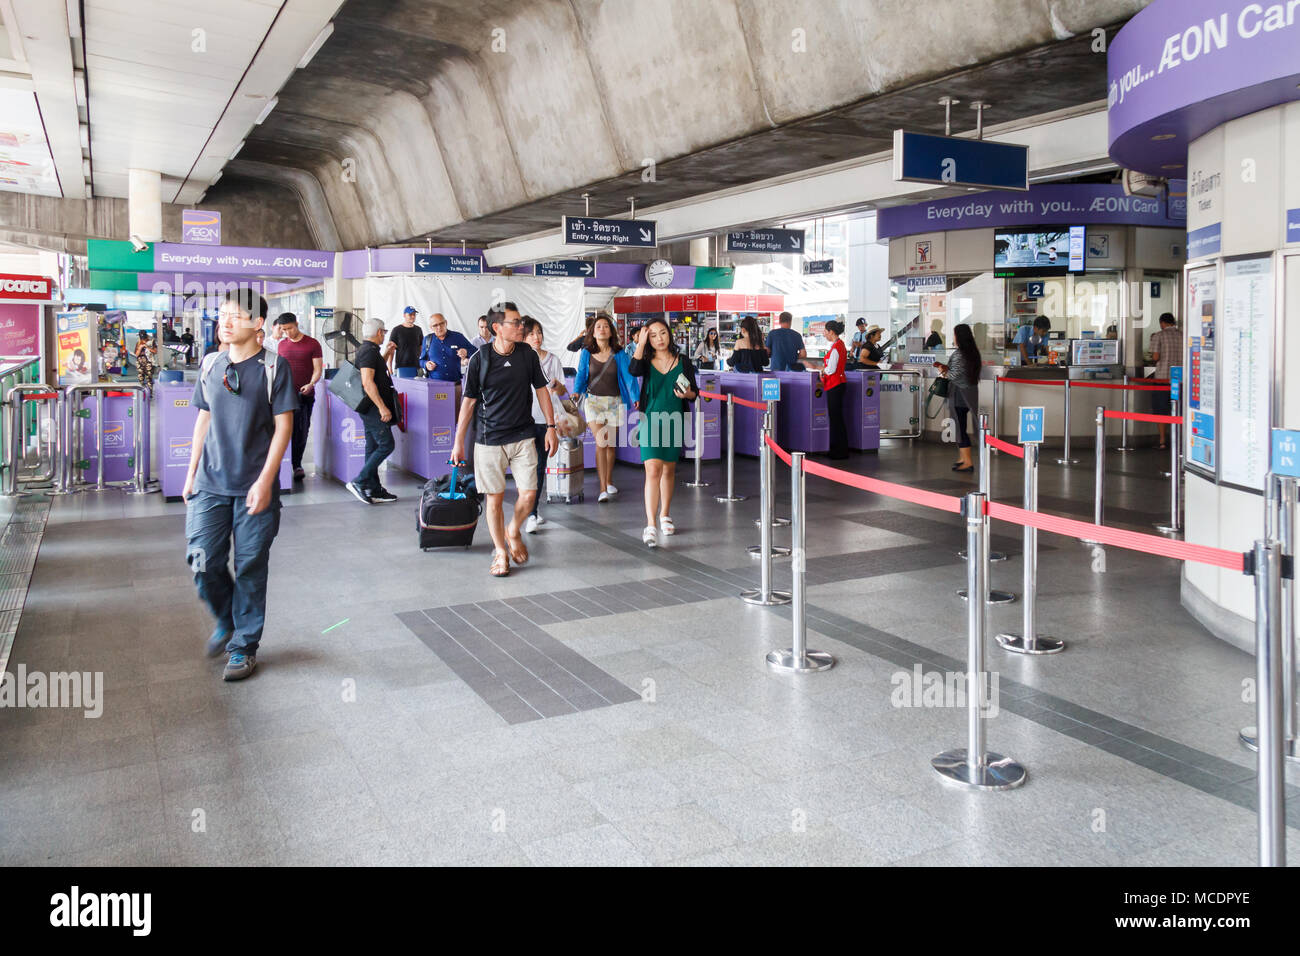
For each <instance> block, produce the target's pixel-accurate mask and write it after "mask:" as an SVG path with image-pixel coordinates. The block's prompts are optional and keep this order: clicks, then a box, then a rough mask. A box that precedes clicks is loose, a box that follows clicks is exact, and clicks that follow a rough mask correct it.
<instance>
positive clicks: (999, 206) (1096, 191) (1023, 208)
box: [876, 180, 1184, 239]
mask: <svg viewBox="0 0 1300 956" xmlns="http://www.w3.org/2000/svg"><path fill="white" fill-rule="evenodd" d="M1175 183H1177V185H1178V188H1179V189H1182V188H1184V185H1183V181H1182V180H1177V181H1171V182H1170V189H1171V190H1172V189H1173V188H1174V186H1175ZM1180 224H1181V221H1180V220H1176V219H1173V218H1171V213H1170V209H1169V206H1168V203H1167V202H1166V201H1165V200H1164V199H1159V198H1153V197H1151V196H1126V195H1124V187H1123V186H1119V185H1114V184H1111V183H1100V184H1084V185H1077V186H1076V185H1069V184H1067V185H1052V184H1047V185H1041V186H1033V187H1032V188H1030V190H1029V192H1028V194H1027V195H1025V196H1016V197H1012V196H1006V195H1003V194H1001V193H995V192H984V193H972V194H970V195H966V196H959V197H958V198H956V199H937V200H935V201H933V202H923V203H914V204H912V205H910V206H888V207H886V208H884V209H881V210H878V211H877V212H876V238H878V239H890V238H893V237H895V236H913V235H917V234H919V233H926V232H936V231H940V230H949V229H987V228H990V227H997V228H1006V227H1009V226H1048V225H1062V226H1075V225H1089V226H1157V227H1161V228H1166V229H1167V228H1169V227H1170V226H1175V227H1176V226H1178V225H1180Z"/></svg>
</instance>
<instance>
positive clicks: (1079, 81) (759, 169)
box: [212, 0, 1146, 248]
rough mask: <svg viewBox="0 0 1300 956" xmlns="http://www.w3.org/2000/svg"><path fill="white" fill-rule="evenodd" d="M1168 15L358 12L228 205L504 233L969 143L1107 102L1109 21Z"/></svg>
mask: <svg viewBox="0 0 1300 956" xmlns="http://www.w3.org/2000/svg"><path fill="white" fill-rule="evenodd" d="M1145 2H1146V0H960V2H959V0H930V2H916V3H911V4H901V3H898V2H896V0H779V2H773V0H512V2H503V0H482V2H477V3H464V2H462V0H346V2H345V3H343V5H342V6H341V7H340V8H339V10H338V12H337V14H336V15H335V17H334V27H335V29H334V33H333V35H332V36H331V37H330V39H329V40H328V41H327V42H326V43H325V45H324V46H323V47H322V48H321V50H320V52H319V53H318V54H317V55H316V57H315V59H314V60H313V61H312V62H311V64H310V66H309V67H308V68H306V69H303V70H299V71H298V72H297V73H295V74H294V75H293V76H292V77H290V79H289V81H288V82H287V83H286V84H285V85H284V87H283V88H282V89H281V90H280V91H279V96H278V104H277V106H276V108H275V109H274V111H273V112H272V113H271V114H270V116H269V118H268V119H267V120H266V121H265V122H264V123H262V125H261V126H259V127H257V128H256V129H255V130H254V131H253V132H252V133H251V134H250V135H249V137H248V140H247V143H246V145H245V146H244V148H243V150H242V151H241V152H240V154H239V156H238V157H237V158H236V159H235V160H233V161H232V162H230V163H229V164H228V166H227V168H228V170H229V172H230V173H231V174H232V175H231V181H229V182H223V183H218V184H217V185H216V186H215V187H213V190H212V194H213V195H214V196H222V197H226V196H227V194H229V198H233V197H234V195H235V194H236V193H237V192H238V191H239V190H240V189H241V188H243V186H242V185H241V183H246V182H248V181H250V180H266V181H276V182H279V183H280V184H281V185H285V184H291V185H292V188H294V189H295V191H296V192H297V193H298V195H299V197H300V198H305V199H308V200H309V201H310V203H311V206H312V208H311V209H308V210H307V215H308V217H309V218H310V219H313V220H320V219H321V218H322V217H328V218H329V220H330V222H328V223H322V222H319V221H317V222H315V223H314V225H313V230H314V232H315V233H316V234H317V235H321V236H331V237H334V238H335V239H336V241H337V243H338V244H339V245H340V246H342V247H349V248H355V247H359V246H364V245H380V244H385V243H393V242H403V241H408V240H413V239H414V240H422V239H423V238H425V237H433V238H434V239H435V240H440V241H452V240H462V239H463V240H467V241H471V242H475V243H489V242H494V241H499V240H502V239H506V238H511V237H514V236H519V235H521V234H526V233H531V232H535V231H537V230H540V229H546V228H554V227H555V226H557V225H558V222H559V218H560V216H561V215H562V214H564V213H566V212H567V213H574V212H580V211H581V210H582V199H581V194H582V193H583V192H588V193H590V194H591V197H592V213H593V214H622V213H626V211H627V209H628V202H627V201H628V198H629V197H630V196H635V197H636V200H637V203H638V205H641V206H646V205H660V204H663V203H666V202H673V201H678V200H682V199H686V198H689V197H692V196H696V195H700V194H703V193H708V192H712V191H716V190H719V189H726V188H728V187H734V186H740V185H744V184H747V183H752V182H755V181H758V180H762V179H766V178H769V177H773V176H779V175H782V174H788V173H791V172H797V171H799V170H803V169H809V168H812V167H816V166H822V165H825V164H828V163H834V162H838V161H842V160H845V159H849V158H851V157H857V156H862V155H865V154H870V153H875V152H879V151H881V150H886V149H888V148H889V146H890V135H891V133H892V131H893V129H895V128H896V127H899V126H906V127H908V128H910V129H918V130H930V131H939V132H942V128H943V117H942V110H941V108H940V107H938V106H937V105H936V103H935V101H936V100H937V98H938V97H939V96H940V95H943V94H947V95H954V96H957V97H959V98H960V99H962V100H963V101H964V102H963V103H962V105H961V106H959V107H958V108H957V110H956V113H955V121H954V131H959V130H964V129H969V128H970V127H971V126H973V114H972V113H971V112H970V110H969V109H968V108H967V104H968V103H969V102H970V101H971V100H973V99H983V100H985V101H987V102H989V103H990V104H991V108H990V110H989V112H988V113H987V114H986V119H987V122H989V123H1005V122H1007V121H1010V120H1014V119H1017V118H1022V117H1028V116H1033V115H1038V114H1042V113H1047V112H1051V111H1053V110H1059V109H1063V108H1068V107H1072V106H1077V105H1080V104H1084V103H1089V102H1094V101H1096V100H1098V99H1103V98H1104V97H1105V54H1104V48H1102V47H1101V45H1100V44H1099V43H1098V41H1097V39H1096V37H1094V35H1093V33H1092V31H1093V30H1094V28H1098V27H1109V28H1111V29H1110V33H1111V34H1113V32H1114V29H1115V28H1117V27H1118V25H1119V24H1121V23H1122V22H1123V21H1125V20H1126V19H1127V18H1128V17H1130V16H1132V15H1133V14H1134V13H1136V12H1137V11H1138V10H1139V9H1141V8H1142V7H1143V6H1145ZM650 162H653V164H654V166H653V168H652V174H653V175H651V171H648V170H650V168H649V167H647V166H646V164H647V163H650ZM235 177H238V180H239V181H236V179H235ZM311 182H314V183H315V185H314V186H312V185H311V184H310V183H311ZM306 205H307V202H306V201H304V206H306Z"/></svg>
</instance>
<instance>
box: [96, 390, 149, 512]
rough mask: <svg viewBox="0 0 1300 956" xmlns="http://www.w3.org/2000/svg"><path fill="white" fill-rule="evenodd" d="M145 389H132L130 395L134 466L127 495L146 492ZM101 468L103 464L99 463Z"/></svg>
mask: <svg viewBox="0 0 1300 956" xmlns="http://www.w3.org/2000/svg"><path fill="white" fill-rule="evenodd" d="M144 410H145V391H144V389H143V388H141V389H138V390H133V391H132V395H131V417H132V419H134V421H135V425H134V429H133V432H132V438H133V441H132V454H133V456H134V468H133V470H132V473H131V477H132V481H133V484H132V487H130V488H128V489H127V490H126V493H127V494H129V495H143V494H147V493H148V480H147V479H146V478H145V475H146V474H148V471H149V462H148V461H146V460H145V453H144V432H145V428H146V427H147V426H146V424H145V414H144ZM100 468H101V470H102V468H103V465H102V464H101V465H100Z"/></svg>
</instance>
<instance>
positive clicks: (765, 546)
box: [740, 429, 790, 607]
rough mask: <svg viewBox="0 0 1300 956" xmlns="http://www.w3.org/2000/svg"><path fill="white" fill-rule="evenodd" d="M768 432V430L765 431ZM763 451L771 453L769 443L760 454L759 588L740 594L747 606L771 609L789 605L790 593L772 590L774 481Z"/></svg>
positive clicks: (770, 460)
mask: <svg viewBox="0 0 1300 956" xmlns="http://www.w3.org/2000/svg"><path fill="white" fill-rule="evenodd" d="M765 431H766V429H765ZM763 451H771V449H769V448H768V447H767V442H764V443H763V448H762V449H761V450H760V452H759V456H758V461H759V470H760V472H761V473H762V480H763V487H762V488H761V489H759V512H760V514H761V515H762V518H763V523H762V525H761V526H760V527H759V532H760V535H759V540H760V541H761V542H762V543H761V544H760V545H759V547H760V549H761V550H760V554H759V557H760V564H759V568H760V571H759V586H758V587H757V588H749V589H748V590H745V591H741V592H740V598H741V600H742V601H744V602H745V603H747V604H761V605H763V606H764V607H770V606H771V605H773V604H789V603H790V592H789V591H773V590H772V523H771V521H769V520H768V519H769V518H771V516H772V514H771V508H772V502H771V499H769V498H768V496H767V485H768V484H769V483H770V482H771V481H772V456H771V455H770V454H768V455H765V454H763Z"/></svg>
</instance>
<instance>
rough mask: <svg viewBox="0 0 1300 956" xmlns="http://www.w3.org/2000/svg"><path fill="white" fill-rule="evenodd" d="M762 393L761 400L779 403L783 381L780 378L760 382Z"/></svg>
mask: <svg viewBox="0 0 1300 956" xmlns="http://www.w3.org/2000/svg"><path fill="white" fill-rule="evenodd" d="M760 385H761V387H762V390H763V391H762V393H761V395H760V398H761V399H762V400H763V401H765V402H779V401H780V400H781V380H780V379H779V378H765V379H762V380H761V381H760Z"/></svg>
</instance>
